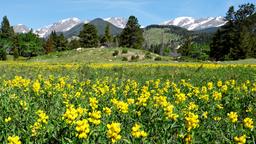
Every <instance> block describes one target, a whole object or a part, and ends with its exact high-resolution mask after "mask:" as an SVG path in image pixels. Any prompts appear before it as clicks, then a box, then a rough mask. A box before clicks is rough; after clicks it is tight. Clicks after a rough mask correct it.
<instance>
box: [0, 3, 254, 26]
mask: <svg viewBox="0 0 256 144" xmlns="http://www.w3.org/2000/svg"><path fill="white" fill-rule="evenodd" d="M247 2H250V3H254V4H255V0H4V1H2V2H1V6H0V7H1V8H0V17H3V16H4V15H7V16H8V18H9V20H10V22H11V24H12V25H16V24H25V25H27V26H29V27H31V28H34V29H35V28H40V27H42V26H45V25H48V24H51V23H53V22H56V21H59V20H61V19H65V18H69V17H77V18H79V19H81V20H92V19H94V18H97V17H101V18H106V17H112V16H114V17H115V16H120V17H126V18H128V17H129V16H130V15H135V16H136V17H137V18H138V19H139V23H140V24H141V25H143V26H145V25H149V24H159V23H161V22H163V21H166V20H169V19H173V18H175V17H179V16H191V17H195V18H202V17H210V16H224V15H225V13H226V11H227V10H228V8H229V6H231V5H234V6H238V5H240V4H243V3H247Z"/></svg>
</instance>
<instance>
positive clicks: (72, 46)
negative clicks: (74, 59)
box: [68, 39, 81, 49]
mask: <svg viewBox="0 0 256 144" xmlns="http://www.w3.org/2000/svg"><path fill="white" fill-rule="evenodd" d="M80 47H81V46H80V43H79V40H77V39H72V40H71V41H70V42H69V43H68V48H69V49H77V48H80Z"/></svg>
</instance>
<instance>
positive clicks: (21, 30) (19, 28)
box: [13, 24, 30, 33]
mask: <svg viewBox="0 0 256 144" xmlns="http://www.w3.org/2000/svg"><path fill="white" fill-rule="evenodd" d="M13 30H14V32H16V33H28V32H29V31H30V29H29V28H28V27H27V26H25V25H23V24H18V25H16V26H13Z"/></svg>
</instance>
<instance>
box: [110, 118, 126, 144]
mask: <svg viewBox="0 0 256 144" xmlns="http://www.w3.org/2000/svg"><path fill="white" fill-rule="evenodd" d="M107 128H108V131H107V137H108V138H109V139H111V141H112V143H115V142H117V141H118V140H120V139H121V138H122V136H121V135H120V132H121V124H120V123H116V122H112V123H111V124H107Z"/></svg>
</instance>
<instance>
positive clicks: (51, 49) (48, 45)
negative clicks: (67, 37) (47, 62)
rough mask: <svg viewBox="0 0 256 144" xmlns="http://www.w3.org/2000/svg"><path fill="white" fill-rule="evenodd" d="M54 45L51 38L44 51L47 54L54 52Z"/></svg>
mask: <svg viewBox="0 0 256 144" xmlns="http://www.w3.org/2000/svg"><path fill="white" fill-rule="evenodd" d="M53 49H54V44H53V40H52V38H51V37H49V38H48V39H47V41H46V43H45V45H44V51H45V53H46V54H49V53H51V52H53Z"/></svg>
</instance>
